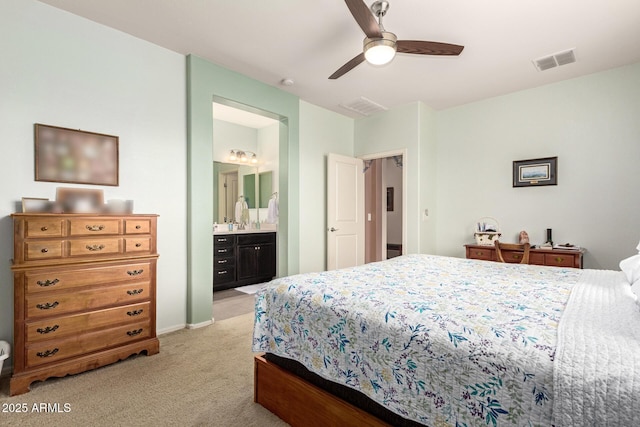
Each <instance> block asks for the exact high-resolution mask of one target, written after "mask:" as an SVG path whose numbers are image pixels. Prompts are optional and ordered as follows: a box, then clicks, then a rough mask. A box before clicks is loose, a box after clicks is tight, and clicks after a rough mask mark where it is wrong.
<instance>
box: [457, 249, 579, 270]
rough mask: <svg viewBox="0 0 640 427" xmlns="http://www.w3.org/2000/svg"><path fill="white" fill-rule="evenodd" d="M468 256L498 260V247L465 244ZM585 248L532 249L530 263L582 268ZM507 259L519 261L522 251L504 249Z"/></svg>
mask: <svg viewBox="0 0 640 427" xmlns="http://www.w3.org/2000/svg"><path fill="white" fill-rule="evenodd" d="M464 247H465V249H466V257H467V258H469V259H482V260H486V261H497V260H498V259H497V258H496V248H495V247H493V246H481V245H464ZM584 253H585V250H584V249H579V250H571V249H566V250H562V249H552V250H549V249H531V251H530V252H529V264H533V265H547V266H552V267H571V268H582V257H583V255H584ZM503 256H504V259H505V261H507V262H513V263H518V262H520V259H522V252H519V251H503Z"/></svg>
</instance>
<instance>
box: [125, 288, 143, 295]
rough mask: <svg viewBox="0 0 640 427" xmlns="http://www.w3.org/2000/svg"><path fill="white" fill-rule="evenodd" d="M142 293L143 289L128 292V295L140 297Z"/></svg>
mask: <svg viewBox="0 0 640 427" xmlns="http://www.w3.org/2000/svg"><path fill="white" fill-rule="evenodd" d="M142 291H143V290H142V289H133V290H130V291H127V294H129V295H138V294H141V293H142Z"/></svg>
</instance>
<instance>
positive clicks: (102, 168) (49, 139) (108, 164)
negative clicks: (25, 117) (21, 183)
mask: <svg viewBox="0 0 640 427" xmlns="http://www.w3.org/2000/svg"><path fill="white" fill-rule="evenodd" d="M34 131H35V138H34V139H35V180H36V181H47V182H64V183H74V184H93V185H112V186H117V185H118V184H119V183H118V172H119V171H118V143H119V138H118V137H117V136H113V135H105V134H100V133H95V132H86V131H81V130H74V129H67V128H61V127H57V126H49V125H43V124H40V123H36V124H35V130H34Z"/></svg>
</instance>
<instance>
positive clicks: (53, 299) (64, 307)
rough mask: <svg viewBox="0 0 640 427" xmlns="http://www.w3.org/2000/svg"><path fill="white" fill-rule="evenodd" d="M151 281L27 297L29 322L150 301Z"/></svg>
mask: <svg viewBox="0 0 640 427" xmlns="http://www.w3.org/2000/svg"><path fill="white" fill-rule="evenodd" d="M149 290H150V285H149V282H144V283H131V284H125V285H118V286H108V287H94V288H90V289H84V290H79V291H75V292H44V293H42V292H41V293H37V294H31V295H27V296H26V298H25V305H26V307H25V308H26V310H25V311H26V317H27V318H28V319H33V318H42V317H45V316H47V317H48V316H58V315H61V314H67V313H73V312H76V311H82V310H95V309H98V308H103V307H108V306H113V305H118V304H129V303H133V302H138V301H142V300H147V299H149V298H150V292H149Z"/></svg>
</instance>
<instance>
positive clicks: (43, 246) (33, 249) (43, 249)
mask: <svg viewBox="0 0 640 427" xmlns="http://www.w3.org/2000/svg"><path fill="white" fill-rule="evenodd" d="M63 253H64V241H63V240H35V241H31V242H25V243H24V257H25V260H26V261H36V260H42V259H50V258H61V257H62V254H63Z"/></svg>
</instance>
